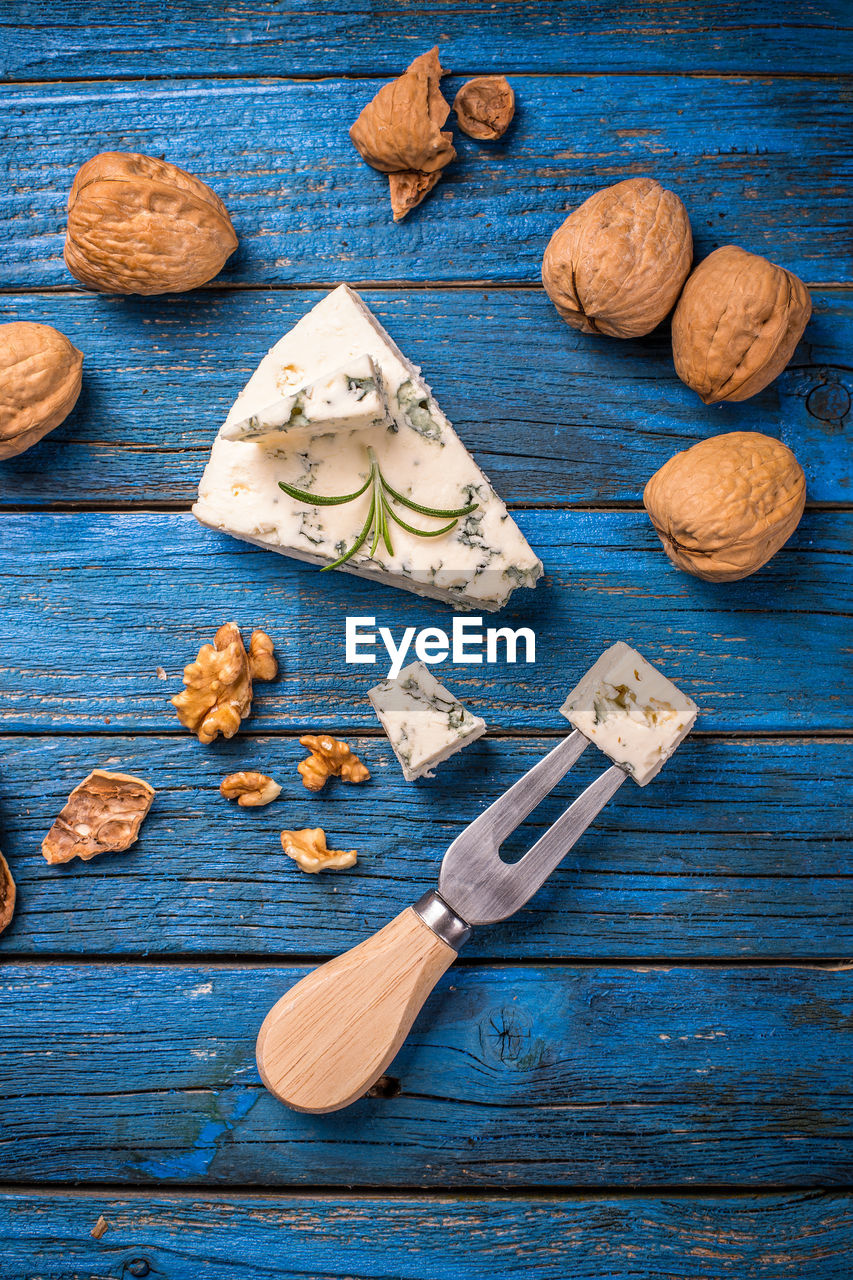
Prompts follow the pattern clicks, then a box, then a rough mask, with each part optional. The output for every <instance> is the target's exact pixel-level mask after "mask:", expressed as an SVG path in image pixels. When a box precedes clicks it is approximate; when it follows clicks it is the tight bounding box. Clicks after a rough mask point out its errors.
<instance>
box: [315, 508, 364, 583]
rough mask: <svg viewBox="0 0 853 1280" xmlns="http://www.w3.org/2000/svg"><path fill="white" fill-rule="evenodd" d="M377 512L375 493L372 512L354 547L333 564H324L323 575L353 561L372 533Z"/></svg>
mask: <svg viewBox="0 0 853 1280" xmlns="http://www.w3.org/2000/svg"><path fill="white" fill-rule="evenodd" d="M375 511H376V494H375V493H374V494H373V496H372V498H371V499H370V510H369V511H368V513H367V519H366V520H365V522H364V524H363V525H362V528H361V533H360V534H359V535H358V537H357V538H356V540H355V542H354V543H353V544H352V546H351V547H350V548H349V550H348V551H345V552H344V554H343V555H342V556H340V557H339V559H337V560H335V562H334V563H333V564H324V565H323V568H322V569H321V570H320V572H321V573H327V572H328V570H329V569H339V568H340V567H341V565H342V564H346V562H347V560H350V559H352V557H353V556H354V555H355V553H356V551H358V550H359V548H360V547H361V546H362V545H363V544H364V542H366V540H367V535H368V534H369V533H370V526H371V525H372V524H373V515H374V512H375Z"/></svg>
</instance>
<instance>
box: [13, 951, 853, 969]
mask: <svg viewBox="0 0 853 1280" xmlns="http://www.w3.org/2000/svg"><path fill="white" fill-rule="evenodd" d="M329 959H330V953H329V952H321V953H317V954H312V953H308V954H304V953H294V954H291V953H290V952H280V953H278V952H273V953H267V954H264V955H255V954H254V953H251V954H249V955H247V954H246V953H245V952H230V951H229V952H225V951H176V952H172V953H168V952H167V953H164V954H161V955H157V956H152V955H150V954H149V953H147V952H124V951H122V952H119V953H114V952H105V953H103V954H93V955H79V954H77V953H75V954H72V955H68V954H66V953H65V952H37V953H33V954H32V955H30V954H28V953H26V952H16V953H14V954H10V955H9V958H8V960H7V961H6V963H7V964H8V965H10V966H15V967H16V968H19V969H33V968H38V969H48V968H51V967H52V966H53V965H59V964H61V965H65V966H66V967H68V968H75V969H94V968H102V969H118V968H127V967H129V966H131V965H132V966H133V967H134V968H137V969H180V968H192V967H201V966H203V967H204V969H205V970H211V971H214V970H215V971H219V972H225V973H233V972H234V971H235V970H242V971H244V972H254V971H255V970H257V969H280V968H282V967H286V968H296V967H300V966H305V967H306V968H307V967H312V968H314V967H316V966H317V965H321V964H325V963H326V961H327V960H329ZM453 967H454V969H459V968H462V969H490V970H492V971H495V970H505V969H510V970H512V969H536V970H537V972H539V971H541V970H549V969H584V970H590V971H595V970H598V969H622V970H625V971H627V972H635V973H646V972H664V973H670V972H673V971H679V972H681V971H684V972H692V973H695V972H696V971H697V970H702V969H708V970H711V971H713V972H719V971H720V970H722V969H737V970H739V971H744V970H751V969H798V970H805V971H807V972H817V973H848V972H850V971H851V970H853V959H850V958H849V957H846V956H824V957H823V958H822V959H820V960H815V959H814V957H812V956H805V957H803V958H802V959H799V958H797V957H796V956H769V957H768V956H762V957H760V958H755V957H743V956H703V957H702V958H701V959H699V960H693V959H685V958H684V957H683V956H681V957H679V958H677V959H670V958H668V957H667V956H618V957H615V958H614V957H609V956H595V957H589V956H570V955H565V956H548V957H547V959H542V958H536V959H534V960H531V959H530V957H514V956H510V957H506V956H503V955H497V954H496V955H494V956H476V957H470V956H466V955H465V953H464V951H463V952H462V953H460V954H459V955H458V956H457V958H456V959H455V960H454V962H453Z"/></svg>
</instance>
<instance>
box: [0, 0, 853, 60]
mask: <svg viewBox="0 0 853 1280" xmlns="http://www.w3.org/2000/svg"><path fill="white" fill-rule="evenodd" d="M4 18H5V21H6V22H7V23H8V22H10V20H11V19H14V21H15V25H13V26H10V27H8V28H7V29H6V30H5V31H4V50H3V56H2V61H0V75H2V76H3V77H4V78H8V79H43V78H49V79H50V78H53V79H59V80H68V79H72V78H74V77H77V76H83V77H86V78H87V79H88V78H90V77H104V76H106V77H109V76H128V75H130V76H163V75H170V74H175V75H186V74H190V75H203V74H214V75H234V74H237V73H245V74H251V75H256V76H257V75H272V76H280V75H341V74H348V75H363V74H371V75H377V74H381V73H385V74H387V75H389V76H393V75H398V74H399V73H400V72H401V71H402V70H403V68H404V67H405V66H406V65H407V64H408V63H409V62H410V61H411V59H412V58H414V57H415V56H416V55H417V54H419V53H422V52H423V51H424V49H425V48H428V47H429V46H430V45H432V44H434V43H435V42H436V40H440V42H441V51H442V62H443V63H445V64H446V65H447V66H449V67H452V68H453V69H454V70H455V71H457V72H458V73H460V74H461V73H463V72H467V71H470V72H472V73H473V72H475V71H476V72H478V73H480V72H485V71H496V72H507V73H509V72H512V71H537V72H544V71H552V72H553V71H562V72H571V73H575V72H577V70H578V48H579V46H580V47H582V50H583V66H584V67H585V68H587V67H588V68H590V69H595V70H597V71H639V70H655V71H665V72H671V71H679V70H680V71H696V70H700V69H704V70H712V71H738V72H743V71H746V70H754V71H768V72H772V73H776V74H778V73H781V72H811V71H813V70H814V69H815V61H816V59H815V49H816V48H817V47H819V48H820V50H821V58H820V65H821V68H822V70H824V71H825V72H827V73H832V72H845V71H847V69H848V65H849V64H848V63H847V62H846V61H845V58H844V51H845V49H846V48H847V47H848V41H849V28H850V21H849V20H850V14H849V10H848V8H847V6H846V5H845V4H844V3H843V0H812V2H811V3H793V4H792V3H788V4H786V5H785V6H784V7H782V8H780V7H779V6H777V5H773V4H771V3H769V0H746V2H745V3H737V2H736V0H719V3H716V4H714V5H713V6H712V7H709V6H708V5H707V4H704V3H696V0H675V2H672V0H670V2H668V3H667V4H665V5H656V6H655V5H652V6H650V5H648V4H643V3H640V2H638V0H629V3H623V4H620V5H619V6H618V8H614V6H613V5H612V4H610V3H607V0H591V2H589V0H570V2H567V0H556V2H551V3H541V2H540V0H537V3H534V4H531V3H521V2H519V0H513V2H510V0H501V3H500V4H489V5H478V6H476V7H474V8H473V9H472V6H471V5H470V4H465V3H462V2H461V0H450V2H443V3H441V4H428V5H423V4H420V5H412V4H407V3H399V0H391V3H385V4H383V5H382V7H381V9H380V8H378V7H377V6H376V5H375V4H373V3H370V2H369V0H323V3H322V5H319V4H317V3H316V0H289V3H284V4H281V3H277V2H276V0H228V3H226V2H225V0H202V2H199V0H178V2H177V3H173V4H165V3H163V2H162V0H158V2H157V3H153V4H139V3H134V2H133V0H131V2H130V3H127V4H125V5H124V6H123V8H122V14H121V18H118V16H117V14H116V10H115V7H114V6H113V5H111V4H109V3H107V2H106V0H95V2H94V3H92V2H90V0H71V2H70V3H65V4H62V3H58V0H50V2H49V3H43V2H39V3H36V2H34V0H12V2H11V3H9V2H8V0H7V3H6V5H5V6H4Z"/></svg>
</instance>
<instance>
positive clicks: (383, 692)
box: [367, 662, 486, 782]
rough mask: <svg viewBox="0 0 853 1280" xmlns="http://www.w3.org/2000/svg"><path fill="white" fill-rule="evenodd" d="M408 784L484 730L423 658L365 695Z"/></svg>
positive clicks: (472, 740)
mask: <svg viewBox="0 0 853 1280" xmlns="http://www.w3.org/2000/svg"><path fill="white" fill-rule="evenodd" d="M367 696H368V697H369V698H370V701H371V702H372V704H373V710H374V711H375V712H376V714H377V716H378V717H379V719H380V721H381V723H382V728H383V729H384V730H385V732H386V734H387V735H388V741H389V742H390V743H391V748H392V750H393V752H394V755H395V756H396V757H397V759H398V760H399V761H400V764H401V765H402V768H403V776H404V777H405V778H406V780H407V781H408V782H412V781H414V779H415V778H424V777H426V778H431V777H433V774H432V772H431V770H432V769H433V768H434V767H435V765H437V764H440V763H441V762H442V760H446V759H447V758H448V757H449V756H452V755H454V754H455V753H456V752H457V751H460V750H461V749H462V747H467V745H468V743H469V742H475V741H476V740H477V738H480V737H482V736H483V734H484V733H485V732H486V722H485V720H481V719H480V717H479V716H474V715H472V714H471V712H470V711H468V710H467V709H466V708H465V707H463V705H462V703H461V702H460V701H459V699H458V698H454V696H453V694H452V693H450V692H449V690H447V689H445V687H444V685H443V684H439V682H438V680H436V678H435V676H434V675H433V674H432V672H431V671H430V670H429V668H428V667H426V666H425V665H424V663H423V662H413V663H411V664H410V665H409V666H408V667H404V668H403V670H402V671H401V672H400V674H399V675H398V676H397V679H396V680H383V681H382V683H381V684H378V685H376V686H375V688H373V689H371V690H370V692H369V693H368V695H367Z"/></svg>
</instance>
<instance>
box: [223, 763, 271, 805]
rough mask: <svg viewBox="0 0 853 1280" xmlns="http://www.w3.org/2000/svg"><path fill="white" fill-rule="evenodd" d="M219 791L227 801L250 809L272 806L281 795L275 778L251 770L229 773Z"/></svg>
mask: <svg viewBox="0 0 853 1280" xmlns="http://www.w3.org/2000/svg"><path fill="white" fill-rule="evenodd" d="M219 790H220V792H221V793H222V795H223V796H224V797H225V799H226V800H236V801H237V803H238V804H239V805H242V806H243V807H244V808H250V809H256V808H260V807H261V806H263V805H265V804H272V802H273V800H277V799H278V797H279V796H280V795H281V787H280V786H279V785H278V783H277V782H276V781H275V780H274V779H273V778H268V777H267V775H266V774H265V773H254V772H253V771H251V770H244V771H241V772H239V773H229V774H228V777H227V778H223V779H222V781H221V782H220V784H219Z"/></svg>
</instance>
